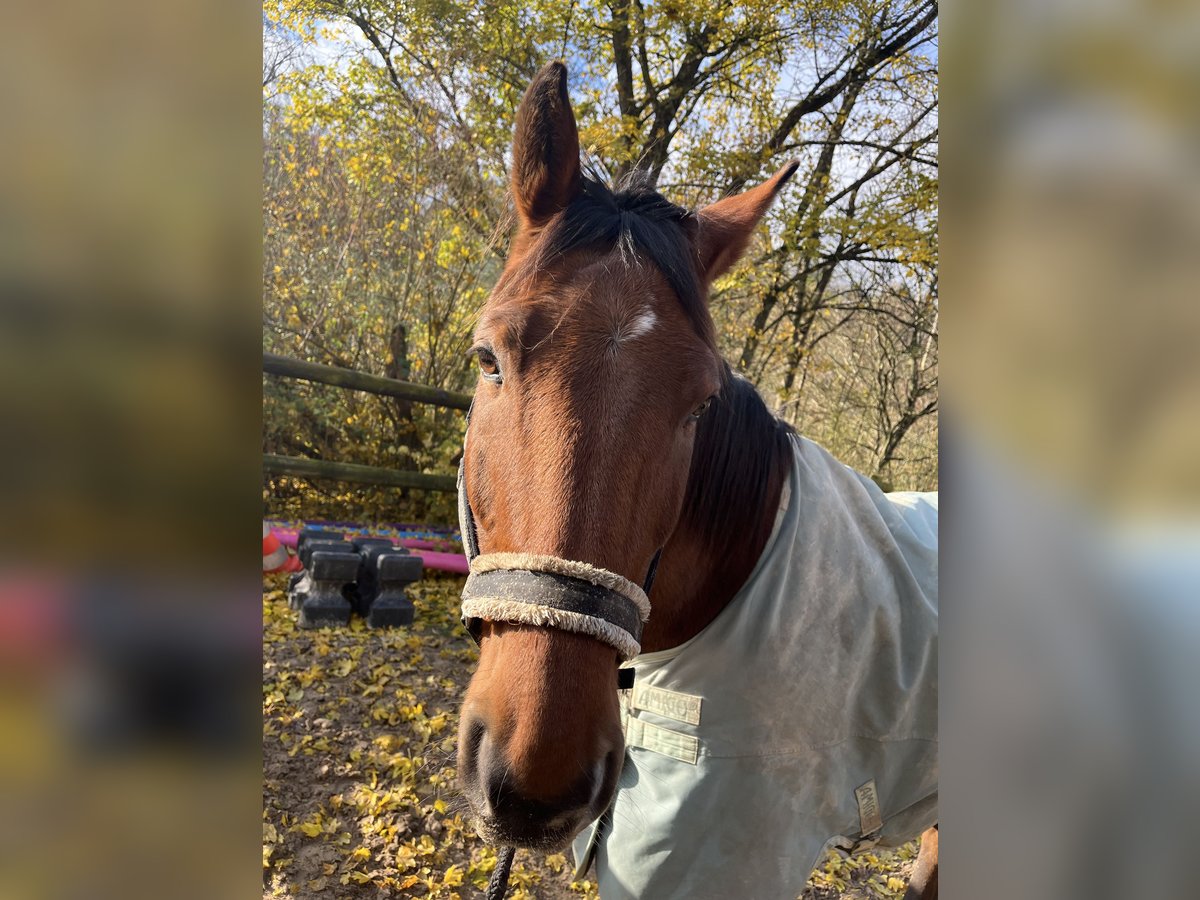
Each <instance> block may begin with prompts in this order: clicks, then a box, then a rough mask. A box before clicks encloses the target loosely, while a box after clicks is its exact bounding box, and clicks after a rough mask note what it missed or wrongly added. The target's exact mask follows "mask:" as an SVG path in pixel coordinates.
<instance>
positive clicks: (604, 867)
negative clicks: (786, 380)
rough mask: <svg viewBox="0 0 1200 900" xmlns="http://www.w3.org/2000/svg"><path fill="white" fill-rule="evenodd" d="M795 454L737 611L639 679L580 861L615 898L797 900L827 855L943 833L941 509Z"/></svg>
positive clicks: (649, 660) (610, 899)
mask: <svg viewBox="0 0 1200 900" xmlns="http://www.w3.org/2000/svg"><path fill="white" fill-rule="evenodd" d="M793 449H794V453H793V460H792V471H791V476H790V479H789V482H788V484H787V487H786V488H785V490H784V497H783V499H782V500H781V503H780V509H779V512H778V514H777V517H776V523H775V529H774V531H773V533H772V535H771V537H770V539H769V540H768V543H767V546H766V548H765V549H764V551H763V555H762V557H761V558H760V559H759V561H758V563H757V565H756V567H755V569H754V571H753V572H752V573H751V575H750V578H749V579H748V580H747V582H746V584H745V585H744V586H743V587H742V589H741V591H740V592H739V593H738V595H737V596H736V597H735V598H734V599H733V600H732V601H731V602H730V603H729V605H728V606H727V607H726V608H725V609H724V610H723V611H722V612H721V613H720V615H719V616H718V617H717V618H716V619H715V620H714V621H713V622H712V624H710V625H709V626H708V627H707V628H706V629H705V630H704V631H702V632H701V633H700V634H698V635H696V637H694V638H692V639H691V640H690V641H688V642H687V643H685V644H682V645H680V646H678V647H675V648H673V649H670V650H664V651H661V652H657V653H646V654H642V655H640V656H637V657H635V658H634V659H632V660H631V661H630V662H629V666H632V667H633V668H634V669H635V678H634V687H633V689H632V690H631V691H625V692H622V717H623V719H624V721H625V734H626V747H627V749H626V756H625V766H624V769H623V771H622V775H621V779H620V782H619V790H618V793H617V796H616V799H615V801H614V803H613V806H612V807H611V808H610V809H609V812H608V813H607V814H606V815H605V816H603V817H601V819H600V820H599V822H597V823H593V825H591V826H589V828H588V829H586V830H585V831H584V832H583V833H582V834H581V835H580V836H579V837H578V838H576V841H575V845H574V852H575V858H576V863H577V877H581V876H582V873H583V872H584V871H586V870H587V868H588V866H589V865H590V864H591V862H592V861H593V860H594V862H595V865H596V878H597V881H598V884H599V889H600V895H601V896H602V897H603V898H604V900H623V898H642V900H648V898H653V900H671V898H689V900H706V898H713V900H717V898H720V900H727V898H729V897H754V898H756V900H759V898H761V900H771V898H795V897H797V896H798V895H799V894H800V893H801V891H802V890H803V889H804V885H805V882H806V881H807V879H808V876H809V874H810V873H811V871H812V869H813V867H814V865H816V864H817V863H818V862H819V860H820V859H821V857H822V854H823V852H824V851H825V849H826V848H828V847H831V846H832V847H838V848H839V849H842V850H845V851H850V852H853V851H855V850H861V849H865V848H867V847H871V846H875V845H877V844H882V845H884V846H887V845H892V844H897V843H902V842H904V841H906V840H910V839H912V838H913V837H915V836H917V835H918V834H920V832H921V831H922V830H924V829H925V828H927V827H929V826H931V825H933V824H934V823H935V822H936V821H937V784H938V724H937V697H938V685H937V660H938V656H937V653H938V650H937V586H938V582H937V494H913V493H895V494H885V493H883V492H882V491H881V490H880V489H879V488H878V487H877V486H876V485H875V484H874V482H872V481H871V480H870V479H868V478H866V477H864V476H862V475H859V474H858V473H856V472H854V471H853V470H852V469H850V468H848V467H846V466H844V465H842V464H841V463H839V462H837V461H836V460H835V459H833V457H832V456H830V455H829V454H828V453H827V452H826V451H825V450H823V449H822V448H820V447H819V446H817V445H816V444H814V443H812V442H811V441H808V440H805V439H803V438H799V437H797V438H794V439H793Z"/></svg>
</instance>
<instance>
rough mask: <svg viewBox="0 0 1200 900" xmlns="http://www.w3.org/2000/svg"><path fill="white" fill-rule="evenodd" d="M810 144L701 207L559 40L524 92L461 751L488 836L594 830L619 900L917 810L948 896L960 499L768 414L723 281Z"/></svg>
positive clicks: (769, 858)
mask: <svg viewBox="0 0 1200 900" xmlns="http://www.w3.org/2000/svg"><path fill="white" fill-rule="evenodd" d="M796 168H797V163H795V162H791V163H788V164H787V165H785V166H784V167H783V168H782V169H780V170H779V171H778V172H777V173H776V174H775V175H774V176H773V177H771V178H770V179H768V180H767V181H766V182H765V183H763V184H761V185H759V186H758V187H755V188H753V189H750V190H748V191H746V192H744V193H742V194H739V195H736V196H731V197H727V198H725V199H722V200H719V201H718V202H716V203H713V204H712V205H710V206H706V207H704V208H702V209H700V210H698V211H696V212H688V211H686V210H684V209H681V208H680V207H678V206H675V205H674V204H672V203H670V202H668V201H667V200H665V199H664V198H663V197H662V196H661V195H659V194H658V193H657V192H656V191H655V190H654V188H653V187H652V186H651V185H650V184H649V183H648V182H647V181H646V180H645V179H642V178H639V177H638V176H636V175H635V176H634V177H633V178H632V179H630V180H629V181H627V182H626V183H624V184H622V185H618V186H617V187H616V188H610V187H608V186H607V185H606V184H604V183H602V181H601V180H599V179H598V178H595V177H593V176H591V175H589V174H587V173H585V172H584V171H583V168H582V166H581V163H580V147H579V137H578V132H577V127H576V123H575V117H574V113H573V111H572V109H571V105H570V100H569V97H568V93H567V72H566V67H565V66H564V65H563V64H562V63H558V62H555V63H551V64H549V65H547V66H546V67H544V68H543V69H542V70H541V71H540V72H539V73H538V74H537V76H536V77H535V79H534V80H533V82H532V83H531V84H530V86H529V88H528V91H527V92H526V94H525V96H524V99H523V100H522V102H521V105H520V108H519V110H518V114H517V119H516V132H515V137H514V144H513V151H512V175H511V180H512V184H511V186H512V195H513V199H514V202H515V206H516V213H517V219H518V226H517V230H516V233H515V237H514V239H513V242H512V247H511V250H510V254H509V257H508V260H507V263H506V265H505V268H504V271H503V273H502V275H501V277H500V279H499V280H498V282H497V284H496V287H495V289H494V290H493V291H492V293H491V295H490V297H489V298H488V300H487V303H486V304H485V307H484V309H483V311H482V313H481V315H480V318H479V322H478V326H477V329H476V332H475V342H474V350H473V353H474V354H475V356H476V357H477V359H478V365H479V384H478V387H477V390H476V394H475V401H474V405H473V408H472V410H471V412H470V414H469V420H468V433H467V437H466V440H465V447H464V452H463V458H462V464H461V467H460V478H459V481H460V515H461V517H462V527H463V535H464V543H465V544H466V545H467V551H468V556H469V557H471V558H472V563H471V574H470V576H469V577H468V580H467V585H466V588H465V589H464V593H463V617H464V622H465V623H466V624H467V626H468V628H469V630H470V631H471V633H472V635H473V636H474V637H475V638H476V640H477V641H478V642H479V644H480V656H479V666H478V669H477V671H476V672H475V673H474V675H473V677H472V679H471V682H470V685H469V687H468V689H467V692H466V696H465V699H464V701H463V705H462V712H461V719H460V730H459V749H458V778H459V783H460V787H461V789H462V792H463V794H464V796H465V797H466V799H467V801H468V803H469V804H470V807H471V810H472V812H473V814H474V816H475V820H476V827H477V829H478V831H479V833H480V835H481V836H482V837H483V838H484V839H485V840H488V841H491V842H494V843H496V844H499V845H503V846H506V847H517V846H522V847H528V848H533V849H541V850H546V851H554V850H559V849H562V848H564V847H566V846H567V845H568V844H570V843H571V842H572V841H574V851H575V856H576V860H577V863H578V865H579V870H578V874H580V875H582V873H583V872H584V871H586V869H587V868H588V866H589V865H590V864H595V866H596V869H597V878H598V883H599V888H600V893H601V896H603V897H604V898H605V900H612V898H618V897H641V898H653V900H663V898H673V897H680V898H707V897H713V898H716V897H721V898H725V897H731V896H739V897H754V898H759V897H768V898H769V897H796V896H797V895H798V894H799V893H800V892H801V891H802V890H803V888H804V884H805V882H806V880H807V878H808V875H809V874H810V872H811V870H812V868H813V866H814V864H815V863H816V862H817V861H818V860H819V858H820V854H821V852H823V851H824V850H825V849H827V848H829V847H838V848H841V849H844V850H847V851H852V850H856V849H861V848H863V847H869V846H874V844H875V843H877V842H880V841H883V842H900V841H904V840H909V839H911V838H913V837H915V836H916V835H918V834H920V833H921V832H922V830H923V829H930V831H929V832H927V835H926V838H925V840H924V841H923V846H922V855H921V858H920V860H919V863H918V866H917V873H915V874H916V876H917V877H915V878H914V882H913V883H912V884H910V888H909V894H908V896H911V897H925V898H930V897H936V893H937V859H936V831H933V830H932V829H933V827H935V823H936V814H937V709H936V707H937V689H936V685H937V640H936V638H937V608H936V543H937V541H936V521H935V519H934V518H933V516H934V515H935V513H936V500H931V499H930V498H929V497H925V496H923V495H888V496H885V495H884V494H882V492H881V491H880V490H879V489H878V488H877V487H875V485H874V484H873V483H872V482H871V481H870V480H869V479H867V478H865V477H863V476H861V475H858V474H857V473H854V472H852V471H851V470H849V469H848V468H846V467H844V466H842V465H841V464H839V463H836V462H835V461H834V460H833V459H832V458H831V457H830V456H829V455H828V454H827V453H825V452H824V451H823V450H821V448H819V447H817V446H816V445H815V444H812V443H811V442H808V441H805V440H804V439H802V438H800V437H799V436H798V435H796V433H795V432H794V431H793V429H792V428H791V427H790V426H788V425H786V424H785V423H783V422H781V421H780V420H778V419H776V418H775V417H774V416H773V415H772V414H771V413H770V412H769V411H768V409H767V407H766V405H765V404H764V402H763V401H762V399H761V398H760V397H759V395H758V394H757V392H756V391H755V390H754V388H753V387H752V386H751V385H750V384H749V383H748V382H747V381H745V380H744V379H741V378H740V377H738V376H736V375H734V374H733V373H732V372H731V370H730V368H729V366H728V365H727V364H726V363H725V362H724V361H723V360H722V358H721V356H720V353H719V352H718V349H717V342H716V337H715V333H714V324H713V319H712V316H711V314H710V312H709V308H708V301H707V298H708V291H709V286H710V285H711V283H712V281H713V280H714V279H715V278H717V277H718V276H720V275H721V274H722V273H724V272H725V271H727V270H728V269H729V268H730V266H732V265H733V263H734V262H736V261H737V259H738V258H739V257H740V256H741V254H742V253H743V252H744V250H745V249H746V247H747V245H748V243H749V241H750V239H751V237H752V234H753V231H754V229H755V227H756V226H757V224H758V222H759V220H760V219H761V218H762V216H763V214H764V213H765V211H766V210H767V208H768V206H769V205H770V204H771V202H772V200H773V199H774V198H775V196H776V194H777V193H778V192H779V190H780V188H781V187H783V185H784V184H785V183H786V182H787V180H788V179H789V178H790V177H791V176H792V174H793V173H794V172H795V170H796ZM631 675H632V676H633V683H632V686H631V687H630V685H629V677H630V676H631ZM619 687H624V688H627V689H625V690H619ZM614 798H615V800H614ZM508 858H509V859H510V860H511V855H510V856H509V857H508Z"/></svg>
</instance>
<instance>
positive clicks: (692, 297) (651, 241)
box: [532, 170, 715, 346]
mask: <svg viewBox="0 0 1200 900" xmlns="http://www.w3.org/2000/svg"><path fill="white" fill-rule="evenodd" d="M696 228H697V220H696V215H695V213H693V212H691V211H689V210H686V209H684V208H683V207H681V206H676V205H675V204H674V203H671V202H670V201H669V200H667V199H666V198H665V197H663V196H662V195H661V194H659V193H658V191H656V190H655V189H654V185H653V183H652V182H651V180H650V178H649V176H648V174H647V173H645V172H642V171H638V170H635V171H634V172H632V173H631V174H630V175H629V176H627V177H626V178H624V179H623V180H622V181H621V182H620V183H619V184H617V185H616V186H615V187H609V186H608V185H607V184H605V183H604V181H603V180H602V179H601V178H600V177H599V176H598V175H597V174H595V173H587V174H585V175H584V177H583V190H582V191H581V192H580V193H579V194H578V195H577V196H576V197H575V199H574V200H573V201H571V203H570V205H569V206H568V207H567V208H566V209H565V210H564V211H563V212H562V213H561V214H560V215H559V216H558V217H557V218H556V219H555V220H554V221H553V222H551V224H550V225H549V227H548V228H547V231H546V233H545V234H544V235H543V236H542V237H541V239H540V240H539V241H538V245H537V248H536V250H535V251H534V258H533V260H532V262H533V264H534V265H535V266H537V267H538V268H539V269H540V268H542V267H543V266H544V265H545V263H546V262H548V261H549V260H551V259H553V258H554V257H557V256H560V255H562V254H565V253H568V252H570V251H573V250H582V249H585V248H594V249H596V250H598V251H600V252H609V251H611V250H613V249H614V248H615V249H617V250H618V251H619V253H620V255H621V259H622V260H623V261H624V262H625V263H626V264H629V263H631V262H632V261H633V260H634V259H635V258H636V257H638V256H639V255H642V256H644V257H646V258H648V259H649V261H650V262H651V263H653V264H654V266H655V267H656V268H657V269H658V270H659V272H661V273H662V275H663V277H664V278H666V280H667V283H668V284H669V285H670V286H671V289H672V290H673V291H674V292H675V294H676V296H677V297H678V298H679V302H680V303H681V304H682V305H683V309H684V312H685V313H686V314H687V316H688V319H689V320H690V321H691V322H692V325H693V327H695V329H696V331H697V332H698V333H699V334H700V335H701V337H703V338H704V339H705V340H706V341H708V342H709V343H710V344H713V343H714V337H713V325H712V317H711V316H710V315H709V313H708V303H707V297H706V291H705V287H704V284H703V282H702V281H701V279H700V273H699V271H698V269H697V261H696V255H695V251H694V250H693V245H692V238H693V237H694V235H695V232H696ZM714 346H715V345H714Z"/></svg>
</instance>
